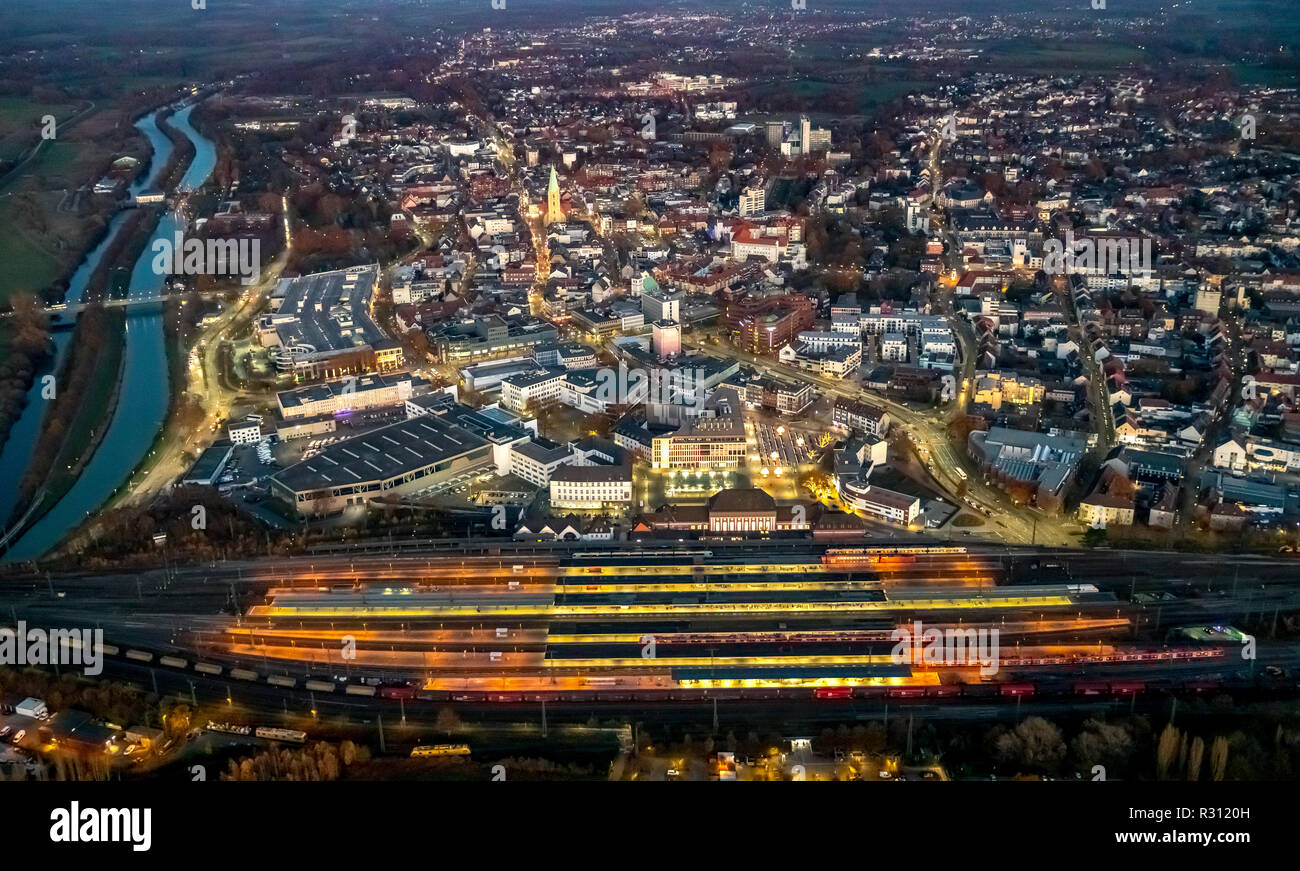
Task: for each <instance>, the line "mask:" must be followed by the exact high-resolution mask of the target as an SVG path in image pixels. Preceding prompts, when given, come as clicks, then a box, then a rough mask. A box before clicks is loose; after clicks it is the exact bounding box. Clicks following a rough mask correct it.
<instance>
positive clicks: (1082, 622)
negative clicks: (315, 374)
mask: <svg viewBox="0 0 1300 871" xmlns="http://www.w3.org/2000/svg"><path fill="white" fill-rule="evenodd" d="M420 563H424V564H423V565H419V564H413V565H412V566H410V567H409V569H406V570H399V569H398V568H397V567H393V566H390V569H391V570H390V571H386V572H385V573H383V576H382V578H381V577H376V578H374V579H362V578H358V577H356V576H355V572H351V571H340V570H339V569H337V568H335V569H331V570H330V571H329V572H324V573H317V572H316V571H315V567H314V566H313V567H311V575H310V576H311V577H317V576H320V575H321V574H328V575H330V577H340V575H341V577H340V579H341V580H347V581H350V583H348V584H347V585H342V584H339V585H333V586H332V585H330V583H331V581H329V580H325V579H323V578H322V581H321V582H320V583H311V584H310V585H308V583H309V582H305V579H306V578H307V577H308V575H307V574H306V573H304V575H303V576H300V577H298V578H290V579H284V581H283V582H282V583H279V584H276V585H274V586H272V588H271V589H270V590H269V591H268V592H267V594H266V597H265V599H264V600H263V601H262V602H260V603H259V604H256V605H254V606H253V607H251V608H250V609H249V610H248V611H247V613H246V614H244V615H242V617H241V619H240V621H239V623H238V625H231V626H229V627H228V628H227V630H226V631H225V632H210V633H201V634H202V635H203V636H204V637H201V638H198V639H196V641H197V647H198V649H200V650H202V651H203V652H204V654H205V655H206V656H208V657H211V658H213V659H217V660H220V659H223V658H225V659H229V658H234V659H237V660H238V661H239V662H240V663H257V662H262V663H265V664H266V667H267V668H268V669H272V668H273V666H272V663H276V664H278V665H280V666H282V668H283V670H284V671H285V672H286V673H293V671H295V670H296V671H297V673H301V672H302V671H303V669H304V667H305V668H306V670H308V671H310V672H314V673H317V674H340V673H341V672H342V670H343V668H342V667H346V669H347V670H348V671H349V673H351V674H354V675H362V674H369V675H374V676H376V677H382V679H383V680H385V681H389V682H391V681H393V680H394V679H397V680H398V681H400V682H401V685H403V686H406V685H407V684H408V682H409V684H411V685H418V687H419V691H420V692H424V693H431V694H432V695H431V696H430V697H431V698H449V699H464V700H472V699H480V700H488V701H514V700H524V699H533V698H543V699H545V698H552V699H564V700H567V699H570V698H572V699H573V700H581V699H584V698H585V699H597V700H599V699H611V700H620V699H623V698H624V697H625V696H626V697H627V698H629V699H630V698H674V697H679V698H698V697H700V695H699V694H700V693H703V694H704V695H706V696H707V695H709V694H714V697H717V696H716V693H717V692H719V691H721V690H726V691H728V692H731V691H737V692H741V694H742V697H743V696H745V695H746V694H749V695H754V697H757V698H768V697H775V698H780V697H785V695H784V694H786V693H791V692H793V693H795V694H796V695H795V696H794V697H799V698H807V697H810V694H812V693H814V692H815V693H817V694H819V695H816V696H815V697H816V698H840V697H846V696H839V695H835V693H840V692H849V693H851V694H852V695H853V696H854V697H856V696H857V695H858V694H859V693H866V694H867V695H871V694H873V693H883V694H886V695H895V694H902V695H904V696H906V695H917V694H919V695H927V696H928V695H948V694H949V693H948V690H947V688H948V687H949V686H951V684H950V683H949V682H951V681H957V682H973V683H976V684H980V683H987V682H988V681H987V680H985V679H982V678H981V676H980V675H978V674H977V673H974V672H973V671H972V670H971V668H970V667H969V666H966V667H960V668H959V667H948V666H941V665H940V666H936V665H926V664H923V663H922V664H917V665H908V664H899V663H897V662H895V661H894V659H893V657H892V656H891V650H892V648H893V646H894V644H893V641H892V638H891V636H892V633H893V631H894V630H895V628H896V627H898V626H900V625H904V624H907V623H909V622H910V621H913V620H923V621H924V622H925V623H926V625H927V626H931V627H940V628H946V629H959V630H961V631H970V630H976V631H978V630H984V631H986V632H987V631H990V630H994V629H996V630H997V631H998V632H999V633H1000V639H1001V640H1000V648H1001V649H1000V655H999V660H1000V662H1001V663H1002V666H1003V667H1004V669H1005V671H1004V673H1003V674H1000V675H998V676H997V680H999V681H1003V682H1006V681H1008V680H1012V681H1014V680H1025V679H1026V678H1025V677H1024V675H1026V674H1031V675H1032V674H1035V673H1037V674H1042V675H1053V674H1054V675H1056V676H1058V677H1059V676H1061V675H1070V674H1075V673H1077V671H1078V669H1080V668H1082V667H1085V666H1086V667H1087V668H1088V669H1089V672H1088V673H1089V674H1090V675H1091V674H1093V673H1094V672H1095V671H1097V670H1098V669H1103V668H1107V667H1110V666H1112V665H1122V666H1125V667H1131V668H1142V667H1148V666H1159V665H1162V664H1167V663H1175V664H1178V665H1179V666H1180V667H1184V666H1185V667H1186V668H1189V669H1191V668H1193V667H1196V666H1197V664H1198V663H1208V664H1213V663H1214V661H1215V659H1216V657H1217V658H1222V655H1223V654H1222V651H1221V650H1219V649H1217V648H1212V647H1202V648H1194V647H1190V646H1184V647H1183V648H1176V649H1162V650H1150V649H1144V648H1142V647H1140V645H1138V644H1137V643H1135V642H1133V641H1132V627H1133V624H1132V623H1131V621H1130V618H1129V616H1128V615H1127V613H1126V612H1127V610H1128V609H1129V607H1130V606H1128V605H1127V603H1120V602H1118V601H1117V600H1116V598H1115V596H1114V595H1113V594H1112V593H1108V592H1102V591H1100V590H1099V589H1098V588H1097V587H1096V586H1094V585H1091V584H1071V583H1048V584H1032V585H1014V586H999V581H1000V580H1002V579H1003V578H1004V577H1005V575H1006V569H1005V567H1004V566H1003V564H1002V561H1001V558H999V557H996V556H992V555H988V554H969V553H967V552H966V550H965V548H928V547H916V548H831V549H829V550H827V551H826V552H825V553H824V554H821V555H809V554H807V553H803V554H799V553H796V554H789V555H780V554H771V553H757V554H754V555H753V556H752V557H749V556H745V555H734V554H728V555H727V556H725V557H718V558H715V557H713V556H712V554H711V553H710V552H708V551H676V552H670V553H646V554H628V553H622V554H620V553H617V552H590V553H579V554H572V555H569V556H566V557H561V558H558V559H552V560H550V561H546V560H534V561H530V563H529V564H528V565H526V566H525V565H523V564H521V563H512V562H511V560H510V559H508V558H506V559H501V560H498V561H496V563H495V565H494V564H492V561H490V560H482V559H479V560H469V561H466V560H458V559H456V558H443V559H440V560H432V561H427V563H426V561H423V560H422V561H420ZM403 571H405V577H406V580H405V581H404V582H403V581H400V580H398V579H397V578H398V577H400V576H402V573H403ZM345 638H350V639H351V644H352V649H353V652H354V655H352V656H350V657H349V658H348V659H347V660H346V661H345V660H344V659H343V658H342V654H341V650H342V649H343V646H344V645H343V640H344V639H345ZM1013 669H1014V671H1012V670H1013ZM769 692H776V693H777V695H776V696H770V695H767V693H769ZM682 693H685V695H684V696H683V695H680V694H682ZM798 693H803V694H804V695H802V696H799V695H798ZM629 694H630V695H629ZM637 694H642V695H637ZM822 694H829V695H822Z"/></svg>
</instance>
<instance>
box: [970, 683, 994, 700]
mask: <svg viewBox="0 0 1300 871" xmlns="http://www.w3.org/2000/svg"><path fill="white" fill-rule="evenodd" d="M961 694H962V695H963V696H967V697H970V698H977V699H983V698H991V697H992V696H996V695H997V694H998V685H997V684H993V683H968V684H962V686H961Z"/></svg>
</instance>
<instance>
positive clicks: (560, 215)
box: [546, 166, 564, 224]
mask: <svg viewBox="0 0 1300 871" xmlns="http://www.w3.org/2000/svg"><path fill="white" fill-rule="evenodd" d="M563 221H564V210H563V209H561V208H560V177H559V176H557V175H556V174H555V167H553V166H552V167H551V184H550V187H548V188H547V189H546V223H547V224H558V223H562V222H563Z"/></svg>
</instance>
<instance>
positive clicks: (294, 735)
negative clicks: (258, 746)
mask: <svg viewBox="0 0 1300 871" xmlns="http://www.w3.org/2000/svg"><path fill="white" fill-rule="evenodd" d="M253 734H254V735H256V736H257V737H259V738H269V739H270V740H272V741H288V742H289V743H291V744H302V743H305V742H306V740H307V733H306V732H299V731H298V730H297V729H276V728H272V727H270V726H258V727H257V728H256V729H254V730H253Z"/></svg>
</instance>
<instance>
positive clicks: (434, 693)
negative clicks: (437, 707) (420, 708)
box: [415, 690, 451, 702]
mask: <svg viewBox="0 0 1300 871" xmlns="http://www.w3.org/2000/svg"><path fill="white" fill-rule="evenodd" d="M415 697H416V698H417V699H419V700H420V701H422V702H449V701H451V693H450V692H448V691H447V690H420V691H418V692H417V693H416V694H415Z"/></svg>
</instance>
